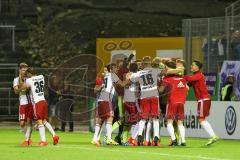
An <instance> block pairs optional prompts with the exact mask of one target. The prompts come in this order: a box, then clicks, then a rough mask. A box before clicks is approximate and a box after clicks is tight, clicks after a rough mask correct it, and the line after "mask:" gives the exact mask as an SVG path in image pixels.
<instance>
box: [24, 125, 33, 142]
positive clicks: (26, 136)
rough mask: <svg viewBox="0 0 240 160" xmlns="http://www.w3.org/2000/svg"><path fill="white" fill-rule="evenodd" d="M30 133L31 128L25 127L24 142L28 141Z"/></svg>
mask: <svg viewBox="0 0 240 160" xmlns="http://www.w3.org/2000/svg"><path fill="white" fill-rule="evenodd" d="M31 133H32V127H31V126H27V128H26V133H25V140H26V141H29V140H30V137H31Z"/></svg>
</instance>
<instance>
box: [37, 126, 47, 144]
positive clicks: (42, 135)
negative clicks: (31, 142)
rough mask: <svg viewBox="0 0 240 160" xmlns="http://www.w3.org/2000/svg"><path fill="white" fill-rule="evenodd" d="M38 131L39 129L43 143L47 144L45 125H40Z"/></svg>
mask: <svg viewBox="0 0 240 160" xmlns="http://www.w3.org/2000/svg"><path fill="white" fill-rule="evenodd" d="M38 129H39V134H40V137H41V141H42V142H46V135H45V127H44V125H42V124H40V125H38Z"/></svg>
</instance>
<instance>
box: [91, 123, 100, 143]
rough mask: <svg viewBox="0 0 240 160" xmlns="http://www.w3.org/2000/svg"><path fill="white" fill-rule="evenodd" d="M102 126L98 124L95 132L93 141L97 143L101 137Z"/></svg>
mask: <svg viewBox="0 0 240 160" xmlns="http://www.w3.org/2000/svg"><path fill="white" fill-rule="evenodd" d="M100 129H101V127H100V125H99V124H96V126H95V132H94V136H93V140H94V141H97V140H98V136H99V132H100Z"/></svg>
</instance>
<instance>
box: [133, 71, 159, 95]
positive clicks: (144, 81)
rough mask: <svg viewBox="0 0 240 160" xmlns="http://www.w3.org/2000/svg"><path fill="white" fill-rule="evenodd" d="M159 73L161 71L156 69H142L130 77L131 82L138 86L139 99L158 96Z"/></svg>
mask: <svg viewBox="0 0 240 160" xmlns="http://www.w3.org/2000/svg"><path fill="white" fill-rule="evenodd" d="M161 72H162V70H161V69H158V68H144V69H143V70H141V71H138V72H137V73H133V74H132V75H131V76H130V80H131V81H132V82H138V83H139V84H140V90H141V96H140V99H143V98H149V97H158V96H159V93H158V89H157V85H158V81H159V79H160V78H161V77H160V75H161Z"/></svg>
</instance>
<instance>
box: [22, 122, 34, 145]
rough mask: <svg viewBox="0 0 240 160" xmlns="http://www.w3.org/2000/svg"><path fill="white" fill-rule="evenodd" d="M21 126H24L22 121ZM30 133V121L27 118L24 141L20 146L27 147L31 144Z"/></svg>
mask: <svg viewBox="0 0 240 160" xmlns="http://www.w3.org/2000/svg"><path fill="white" fill-rule="evenodd" d="M21 122H22V121H21ZM21 125H25V121H23V123H21ZM31 133H32V121H31V120H30V119H29V118H27V126H26V130H25V140H24V142H23V143H22V144H21V146H29V145H31V144H32V141H31V140H30V137H31Z"/></svg>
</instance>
